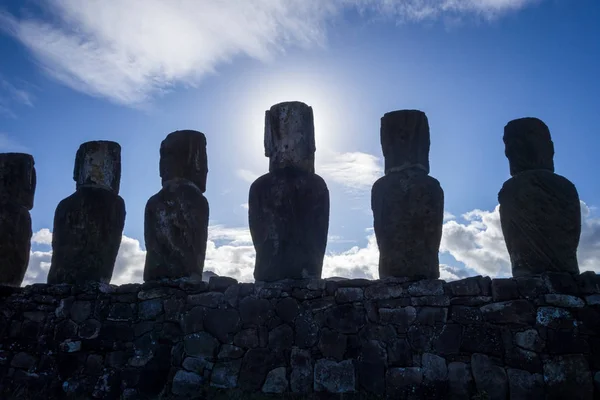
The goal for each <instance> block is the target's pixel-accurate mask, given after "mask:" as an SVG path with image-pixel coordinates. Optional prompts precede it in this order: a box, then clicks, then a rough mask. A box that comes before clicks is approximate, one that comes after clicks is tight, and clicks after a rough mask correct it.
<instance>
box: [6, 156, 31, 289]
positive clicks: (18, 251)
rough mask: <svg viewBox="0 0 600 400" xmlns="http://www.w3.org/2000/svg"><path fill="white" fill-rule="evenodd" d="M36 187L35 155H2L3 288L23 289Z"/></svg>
mask: <svg viewBox="0 0 600 400" xmlns="http://www.w3.org/2000/svg"><path fill="white" fill-rule="evenodd" d="M35 185H36V175H35V168H34V161H33V157H32V156H30V155H29V154H22V153H3V154H0V285H7V286H21V283H22V282H23V278H24V277H25V272H26V271H27V265H28V264H29V251H30V249H31V235H32V232H31V216H30V215H29V210H31V209H32V208H33V197H34V195H35Z"/></svg>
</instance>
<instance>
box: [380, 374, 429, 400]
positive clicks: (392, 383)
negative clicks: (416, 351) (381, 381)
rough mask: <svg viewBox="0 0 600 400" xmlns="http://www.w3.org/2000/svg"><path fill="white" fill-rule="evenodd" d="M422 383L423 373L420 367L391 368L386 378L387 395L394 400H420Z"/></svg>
mask: <svg viewBox="0 0 600 400" xmlns="http://www.w3.org/2000/svg"><path fill="white" fill-rule="evenodd" d="M422 382H423V371H422V370H421V368H419V367H411V368H390V369H388V370H387V373H386V377H385V383H386V394H387V395H388V396H390V397H391V398H394V399H419V398H421V396H420V395H421V383H422Z"/></svg>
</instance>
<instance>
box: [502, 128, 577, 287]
mask: <svg viewBox="0 0 600 400" xmlns="http://www.w3.org/2000/svg"><path fill="white" fill-rule="evenodd" d="M504 143H505V145H506V151H505V154H506V156H507V158H508V160H509V163H510V171H511V175H512V178H511V179H509V180H508V181H506V182H505V183H504V185H503V186H502V189H501V190H500V193H498V201H499V202H500V221H501V224H502V231H503V233H504V239H505V242H506V247H507V248H508V253H509V255H510V258H511V264H512V272H513V276H525V275H533V274H540V273H542V272H545V271H554V272H568V273H571V274H578V273H579V266H578V263H577V246H578V244H579V236H580V234H581V208H580V204H579V195H578V193H577V189H576V188H575V186H574V185H573V184H572V183H571V182H570V181H569V180H567V179H566V178H564V177H562V176H560V175H557V174H555V173H554V162H553V157H554V145H553V143H552V139H551V137H550V131H549V130H548V127H547V126H546V124H544V123H543V122H542V121H540V120H539V119H536V118H522V119H517V120H514V121H511V122H509V123H508V125H506V127H505V128H504Z"/></svg>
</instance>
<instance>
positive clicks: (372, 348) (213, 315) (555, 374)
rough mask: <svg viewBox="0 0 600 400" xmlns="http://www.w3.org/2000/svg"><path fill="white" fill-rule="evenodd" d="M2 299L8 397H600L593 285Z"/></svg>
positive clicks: (206, 290)
mask: <svg viewBox="0 0 600 400" xmlns="http://www.w3.org/2000/svg"><path fill="white" fill-rule="evenodd" d="M0 289H1V290H0V308H1V312H0V338H1V345H0V398H3V399H12V398H19V399H28V398H31V399H33V398H36V399H37V398H50V399H53V398H65V397H66V398H78V399H86V398H107V399H108V398H115V399H116V398H124V399H138V398H139V399H144V398H147V399H156V398H161V399H165V398H255V399H259V398H260V399H262V398H271V397H274V398H281V396H282V395H281V393H282V392H286V393H287V394H286V398H302V399H304V398H329V397H332V398H338V397H339V398H341V397H342V395H341V394H340V393H346V394H344V395H343V398H345V399H346V398H364V399H376V398H382V397H386V396H387V397H388V398H393V399H404V398H427V399H432V398H457V399H479V400H482V399H507V398H510V399H525V398H535V399H539V398H544V397H546V398H551V399H563V398H572V399H592V398H594V393H595V396H596V397H599V394H600V388H599V387H598V386H596V388H594V387H595V384H596V385H597V384H598V383H600V373H599V372H598V371H600V336H599V332H600V314H599V312H600V279H599V278H598V276H597V275H595V274H593V273H584V274H581V275H578V276H575V278H572V277H571V276H570V275H559V274H547V275H543V276H539V277H524V278H516V279H494V280H492V279H489V278H484V277H473V278H468V279H464V280H461V281H455V282H449V283H446V282H444V281H441V280H426V281H419V282H407V281H405V280H401V279H387V280H385V281H368V280H341V281H328V280H312V281H281V282H275V283H269V284H260V283H256V284H254V283H237V282H236V281H235V280H233V279H230V278H224V277H213V278H212V279H211V280H210V282H209V283H192V282H190V281H187V280H179V281H168V282H161V283H157V282H153V283H146V284H141V285H140V284H129V285H123V286H119V287H116V286H110V285H103V284H101V285H96V286H87V287H75V286H69V285H41V284H40V285H32V286H28V287H25V288H8V287H2V288H0Z"/></svg>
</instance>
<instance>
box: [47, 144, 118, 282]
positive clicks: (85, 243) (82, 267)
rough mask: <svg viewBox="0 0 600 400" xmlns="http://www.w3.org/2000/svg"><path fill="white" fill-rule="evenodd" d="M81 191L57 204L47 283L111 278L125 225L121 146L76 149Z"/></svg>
mask: <svg viewBox="0 0 600 400" xmlns="http://www.w3.org/2000/svg"><path fill="white" fill-rule="evenodd" d="M73 180H75V182H76V191H75V193H73V194H72V195H71V196H69V197H67V198H66V199H64V200H63V201H61V202H60V203H59V204H58V207H57V208H56V213H55V215H54V230H53V234H52V250H53V253H52V265H51V267H50V272H49V273H48V283H70V284H81V283H85V282H105V283H108V282H110V280H111V278H112V274H113V270H114V267H115V260H116V258H117V253H118V251H119V246H120V244H121V237H122V235H123V226H124V225H125V202H124V201H123V199H122V198H121V197H120V196H119V185H120V181H121V146H119V144H118V143H115V142H109V141H93V142H86V143H83V144H82V145H81V146H80V147H79V150H78V151H77V156H76V158H75V169H74V172H73Z"/></svg>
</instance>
